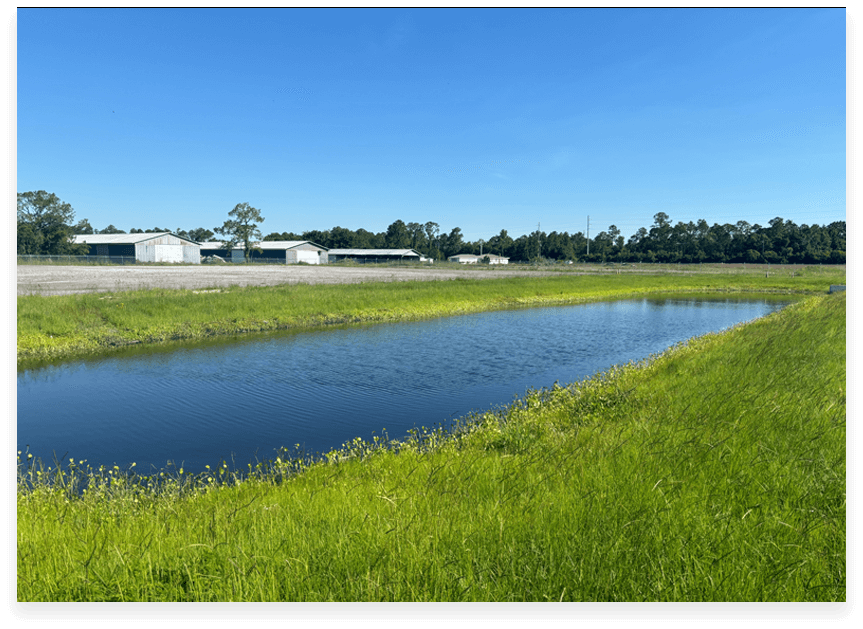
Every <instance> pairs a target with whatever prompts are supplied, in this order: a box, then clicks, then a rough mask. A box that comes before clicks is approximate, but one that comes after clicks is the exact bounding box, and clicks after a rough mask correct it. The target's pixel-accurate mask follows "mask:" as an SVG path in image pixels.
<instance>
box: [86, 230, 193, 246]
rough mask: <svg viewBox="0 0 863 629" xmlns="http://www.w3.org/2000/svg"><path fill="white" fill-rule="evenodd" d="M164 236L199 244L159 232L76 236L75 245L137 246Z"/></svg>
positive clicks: (169, 233)
mask: <svg viewBox="0 0 863 629" xmlns="http://www.w3.org/2000/svg"><path fill="white" fill-rule="evenodd" d="M162 236H173V237H174V238H179V239H180V240H182V241H184V242H187V243H189V244H190V245H197V244H198V243H196V242H193V241H191V240H189V239H188V238H183V237H182V236H178V235H177V234H174V233H171V232H157V233H152V232H151V233H149V234H75V236H74V238H75V244H81V243H86V244H88V245H136V244H138V243H142V242H145V241H147V240H152V239H154V238H161V237H162Z"/></svg>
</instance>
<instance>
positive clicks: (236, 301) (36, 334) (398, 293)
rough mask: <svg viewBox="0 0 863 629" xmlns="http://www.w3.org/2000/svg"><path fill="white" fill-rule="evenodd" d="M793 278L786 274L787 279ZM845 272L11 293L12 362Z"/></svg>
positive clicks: (783, 285)
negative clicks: (14, 301) (14, 321)
mask: <svg viewBox="0 0 863 629" xmlns="http://www.w3.org/2000/svg"><path fill="white" fill-rule="evenodd" d="M792 273H793V274H792ZM844 281H845V271H844V269H841V270H837V269H831V270H829V271H825V270H821V269H819V268H818V267H813V268H809V269H804V270H802V271H801V270H799V269H797V270H796V271H788V270H785V271H784V272H782V273H771V274H770V276H769V277H764V275H762V274H761V273H760V272H759V273H745V274H740V273H715V272H714V271H713V270H711V271H710V272H705V273H689V274H684V273H680V274H670V273H667V274H659V275H648V276H644V275H638V274H626V273H624V274H621V275H617V274H611V273H609V274H605V275H575V274H572V273H566V272H562V273H561V274H560V275H556V276H551V277H516V278H493V279H485V280H462V279H457V280H451V281H434V282H419V281H412V282H378V283H366V284H347V285H308V284H295V285H282V286H274V287H245V288H240V287H232V288H229V289H223V290H221V291H219V292H200V291H198V292H195V291H192V290H141V291H130V292H117V293H90V294H83V295H68V296H50V297H43V296H20V297H18V347H17V350H18V351H17V353H18V364H19V366H26V365H27V364H33V363H36V362H38V361H44V360H55V359H66V358H73V357H76V356H84V355H87V354H94V353H107V352H111V351H112V350H115V349H117V348H123V347H127V346H129V345H154V344H162V343H170V342H176V341H190V340H198V339H205V338H210V337H215V336H226V335H233V334H242V333H248V332H264V331H272V330H285V329H296V328H309V327H316V326H322V325H332V324H345V323H360V322H391V321H400V320H412V319H423V318H431V317H440V316H450V315H458V314H465V313H469V312H479V311H484V310H496V309H502V308H512V307H522V306H539V305H552V304H569V303H579V302H584V301H591V300H599V299H614V298H620V297H626V296H639V295H646V294H651V293H657V292H669V291H677V292H681V291H684V292H688V291H696V292H716V291H755V292H781V293H800V294H807V293H809V294H813V293H824V292H826V291H827V288H828V286H829V285H830V284H838V283H844Z"/></svg>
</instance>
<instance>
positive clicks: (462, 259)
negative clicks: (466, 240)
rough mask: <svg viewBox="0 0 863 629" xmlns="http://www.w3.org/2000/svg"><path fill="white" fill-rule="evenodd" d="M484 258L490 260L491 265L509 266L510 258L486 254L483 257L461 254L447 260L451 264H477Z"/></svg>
mask: <svg viewBox="0 0 863 629" xmlns="http://www.w3.org/2000/svg"><path fill="white" fill-rule="evenodd" d="M483 258H488V263H489V264H509V258H505V257H503V256H496V255H494V254H491V253H484V254H482V255H481V256H478V255H474V254H472V253H460V254H458V255H456V256H450V257H449V258H447V260H449V261H450V262H458V263H460V264H477V263H479V262H480V261H481V260H482V259H483Z"/></svg>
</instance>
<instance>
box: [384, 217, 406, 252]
mask: <svg viewBox="0 0 863 629" xmlns="http://www.w3.org/2000/svg"><path fill="white" fill-rule="evenodd" d="M386 243H387V247H388V248H390V249H407V248H408V247H410V246H411V235H410V232H408V228H407V225H405V223H404V221H402V220H401V219H399V220H397V221H395V222H394V223H392V224H391V225H390V226H389V227H387V235H386Z"/></svg>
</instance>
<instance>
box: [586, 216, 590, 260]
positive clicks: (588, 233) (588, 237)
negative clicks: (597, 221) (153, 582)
mask: <svg viewBox="0 0 863 629" xmlns="http://www.w3.org/2000/svg"><path fill="white" fill-rule="evenodd" d="M587 255H590V214H588V215H587Z"/></svg>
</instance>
